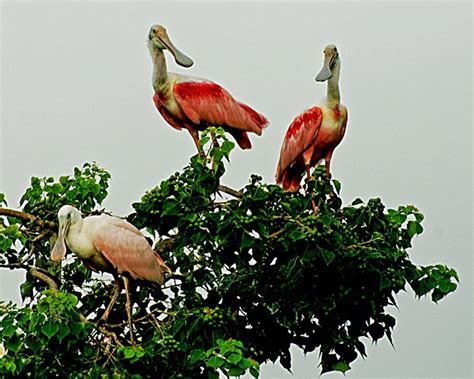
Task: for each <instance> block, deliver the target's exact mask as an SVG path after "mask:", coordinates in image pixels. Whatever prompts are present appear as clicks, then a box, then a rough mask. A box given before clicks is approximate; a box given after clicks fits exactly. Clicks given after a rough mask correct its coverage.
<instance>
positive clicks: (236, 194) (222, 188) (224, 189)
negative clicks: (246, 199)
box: [217, 184, 242, 198]
mask: <svg viewBox="0 0 474 379" xmlns="http://www.w3.org/2000/svg"><path fill="white" fill-rule="evenodd" d="M217 189H218V190H219V191H221V192H224V193H226V194H228V195H231V196H234V197H237V198H239V197H242V192H240V191H237V190H235V189H232V188H230V187H227V186H225V185H223V184H219V187H218V188H217Z"/></svg>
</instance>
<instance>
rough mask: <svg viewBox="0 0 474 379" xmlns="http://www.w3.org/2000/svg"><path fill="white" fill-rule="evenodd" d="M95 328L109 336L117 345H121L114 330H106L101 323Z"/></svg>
mask: <svg viewBox="0 0 474 379" xmlns="http://www.w3.org/2000/svg"><path fill="white" fill-rule="evenodd" d="M97 328H98V329H99V330H100V331H101V332H102V334H104V335H106V336H107V337H111V338H112V339H113V340H114V342H115V343H116V344H117V345H118V346H123V345H122V343H121V342H120V341H119V339H118V337H117V335H116V334H115V333H114V332H111V331H110V330H107V329H106V328H105V326H103V325H102V326H100V325H98V326H97Z"/></svg>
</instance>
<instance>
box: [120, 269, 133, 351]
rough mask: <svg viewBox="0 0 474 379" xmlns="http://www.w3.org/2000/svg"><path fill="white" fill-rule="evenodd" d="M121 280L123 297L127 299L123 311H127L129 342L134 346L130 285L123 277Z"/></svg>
mask: <svg viewBox="0 0 474 379" xmlns="http://www.w3.org/2000/svg"><path fill="white" fill-rule="evenodd" d="M122 278H123V284H124V285H125V296H126V298H127V301H126V303H125V309H126V311H127V318H128V327H129V329H130V340H131V342H132V345H135V337H134V336H133V324H132V300H131V297H130V285H129V284H130V283H129V281H128V278H126V277H125V276H123V277H122Z"/></svg>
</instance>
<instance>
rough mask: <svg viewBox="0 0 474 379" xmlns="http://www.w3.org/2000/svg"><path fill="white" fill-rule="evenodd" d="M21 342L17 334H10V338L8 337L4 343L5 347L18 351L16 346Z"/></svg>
mask: <svg viewBox="0 0 474 379" xmlns="http://www.w3.org/2000/svg"><path fill="white" fill-rule="evenodd" d="M21 342H22V339H21V338H19V337H17V336H12V337H11V338H9V339H8V341H7V343H6V344H5V347H6V348H7V349H8V350H10V351H12V352H14V353H16V352H17V351H18V348H19V347H20V345H21Z"/></svg>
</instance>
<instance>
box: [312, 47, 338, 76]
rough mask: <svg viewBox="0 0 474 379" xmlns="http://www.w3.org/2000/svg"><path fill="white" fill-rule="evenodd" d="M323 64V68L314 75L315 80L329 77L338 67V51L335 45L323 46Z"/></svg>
mask: <svg viewBox="0 0 474 379" xmlns="http://www.w3.org/2000/svg"><path fill="white" fill-rule="evenodd" d="M323 53H324V64H323V68H322V69H321V71H320V72H319V74H318V75H317V76H316V81H318V82H324V81H326V80H328V79H329V78H331V76H332V75H333V73H334V70H335V69H336V68H338V67H339V65H340V60H339V52H338V51H337V47H336V45H327V46H326V47H325V48H324V51H323Z"/></svg>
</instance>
